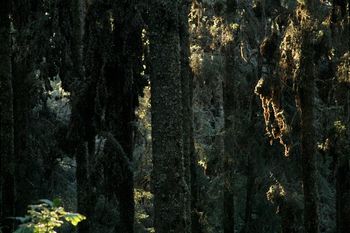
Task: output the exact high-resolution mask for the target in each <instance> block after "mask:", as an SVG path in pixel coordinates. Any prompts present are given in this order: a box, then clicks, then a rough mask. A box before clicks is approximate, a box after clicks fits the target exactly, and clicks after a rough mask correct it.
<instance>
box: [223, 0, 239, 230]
mask: <svg viewBox="0 0 350 233" xmlns="http://www.w3.org/2000/svg"><path fill="white" fill-rule="evenodd" d="M235 11H236V1H235V0H227V1H226V23H227V24H230V23H232V22H233V20H234V12H235ZM234 65H235V63H234V41H233V40H232V41H229V42H227V44H226V47H225V76H224V90H223V94H224V127H225V134H224V161H223V173H224V203H223V204H224V216H223V226H224V233H234V226H235V224H234V191H233V170H234V161H233V160H234V116H235V94H234V93H235V84H234V76H233V74H234V71H235V70H234Z"/></svg>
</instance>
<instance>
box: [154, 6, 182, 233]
mask: <svg viewBox="0 0 350 233" xmlns="http://www.w3.org/2000/svg"><path fill="white" fill-rule="evenodd" d="M179 2H180V1H179V0H153V1H151V3H150V9H152V12H151V16H150V23H149V29H150V57H151V64H152V67H151V86H152V89H151V103H152V109H151V112H152V150H153V181H152V182H153V188H154V211H155V216H154V219H155V221H154V227H155V230H156V232H158V233H172V232H173V233H175V232H188V227H189V226H188V225H187V224H188V221H187V215H186V211H187V208H186V204H187V201H186V198H185V196H186V195H187V191H186V181H185V168H184V154H183V144H184V142H183V132H182V130H183V106H182V90H181V89H182V88H181V76H180V75H181V68H180V62H181V61H180V59H181V53H180V52H181V51H180V37H179V26H178V25H179V11H178V9H179Z"/></svg>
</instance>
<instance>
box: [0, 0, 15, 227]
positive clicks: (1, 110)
mask: <svg viewBox="0 0 350 233" xmlns="http://www.w3.org/2000/svg"><path fill="white" fill-rule="evenodd" d="M10 2H11V1H9V0H4V1H1V2H0V224H1V226H2V227H3V228H2V232H3V233H12V232H13V223H12V221H10V220H9V219H8V218H9V217H14V200H15V186H14V185H15V182H14V130H13V127H14V124H13V123H14V120H13V90H12V67H11V39H10V30H11V29H10V17H9V15H10Z"/></svg>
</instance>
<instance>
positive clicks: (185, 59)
mask: <svg viewBox="0 0 350 233" xmlns="http://www.w3.org/2000/svg"><path fill="white" fill-rule="evenodd" d="M190 8H191V1H189V0H181V4H180V8H179V35H180V50H181V89H182V90H181V91H182V111H183V122H182V123H183V125H182V127H183V153H184V154H183V156H184V166H185V181H186V192H187V194H186V196H185V200H186V206H185V208H187V210H186V215H187V217H186V221H187V223H186V225H187V226H188V227H189V228H191V229H192V226H191V225H192V221H191V220H192V218H193V220H194V221H195V224H196V222H198V220H197V219H196V216H197V215H196V210H195V209H194V206H193V207H192V206H191V204H192V201H191V194H192V192H191V188H192V185H191V184H192V182H196V181H195V180H192V177H191V157H192V156H193V155H194V154H193V153H194V151H193V150H192V149H193V145H191V143H193V139H192V138H193V132H192V130H193V128H192V124H193V117H192V115H193V112H192V105H191V104H192V101H191V90H190V88H191V87H192V85H191V82H192V80H191V79H192V76H191V70H190V60H189V59H190V40H189V37H190V35H189V26H188V15H189V13H190ZM193 201H194V200H193ZM193 227H194V228H195V229H197V228H198V226H193ZM188 230H189V229H188Z"/></svg>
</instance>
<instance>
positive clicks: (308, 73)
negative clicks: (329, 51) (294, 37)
mask: <svg viewBox="0 0 350 233" xmlns="http://www.w3.org/2000/svg"><path fill="white" fill-rule="evenodd" d="M316 2H317V1H316V0H307V1H306V4H305V6H306V9H307V11H306V12H307V13H308V14H309V15H310V17H311V18H310V19H309V20H307V21H302V22H301V30H302V31H301V36H302V38H301V40H302V41H301V49H300V54H301V58H300V67H299V69H300V70H299V73H298V76H299V77H297V78H298V80H300V81H299V82H300V86H299V90H298V93H297V95H298V97H297V98H298V102H299V108H300V109H299V110H300V112H301V154H302V169H303V172H302V173H303V174H302V179H303V190H304V224H305V231H306V232H307V233H318V232H319V217H318V214H319V213H318V201H319V198H318V190H317V167H316V139H315V126H314V122H315V117H314V109H315V101H314V99H315V88H316V87H315V79H316V73H315V72H316V71H315V61H314V56H315V51H314V46H313V44H312V31H311V30H310V26H311V25H312V24H313V23H314V22H312V20H315V19H314V17H313V12H314V8H315V6H316Z"/></svg>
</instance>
